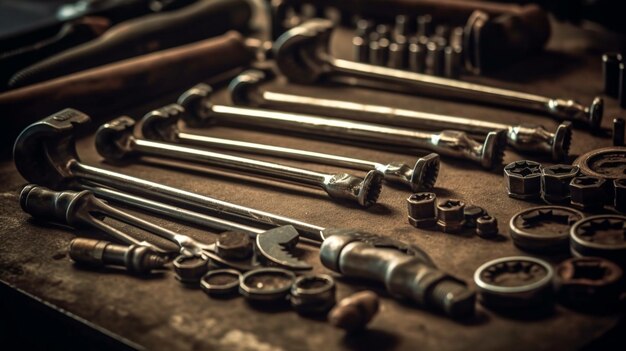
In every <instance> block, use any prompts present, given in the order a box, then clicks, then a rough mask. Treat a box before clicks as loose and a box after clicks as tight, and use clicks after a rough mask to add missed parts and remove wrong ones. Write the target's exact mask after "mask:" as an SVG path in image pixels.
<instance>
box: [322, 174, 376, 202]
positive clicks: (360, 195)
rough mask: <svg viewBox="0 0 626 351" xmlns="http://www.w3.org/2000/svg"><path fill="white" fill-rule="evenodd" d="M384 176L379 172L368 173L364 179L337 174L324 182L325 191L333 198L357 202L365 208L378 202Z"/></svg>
mask: <svg viewBox="0 0 626 351" xmlns="http://www.w3.org/2000/svg"><path fill="white" fill-rule="evenodd" d="M383 179H384V174H383V173H382V172H380V171H378V170H372V171H369V172H367V174H366V175H365V177H364V178H360V177H356V176H353V175H351V174H348V173H337V174H334V175H333V176H332V177H329V178H328V179H327V180H326V181H325V182H324V185H323V186H324V190H326V192H327V193H328V195H330V196H331V197H333V198H337V199H346V200H352V201H354V200H356V201H357V202H358V203H359V205H361V206H363V207H370V206H372V205H373V204H375V203H376V201H378V197H379V196H380V192H381V191H382V186H383Z"/></svg>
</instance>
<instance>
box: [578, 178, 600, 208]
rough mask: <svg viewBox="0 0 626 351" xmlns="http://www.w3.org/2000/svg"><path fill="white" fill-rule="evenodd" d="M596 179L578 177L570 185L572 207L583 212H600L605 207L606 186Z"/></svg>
mask: <svg viewBox="0 0 626 351" xmlns="http://www.w3.org/2000/svg"><path fill="white" fill-rule="evenodd" d="M605 183H606V181H605V180H604V179H602V178H596V177H577V178H574V179H572V181H571V182H570V183H569V189H570V193H571V200H570V202H571V204H572V206H574V207H576V208H579V209H582V210H590V211H593V210H599V209H602V208H603V207H604V184H605Z"/></svg>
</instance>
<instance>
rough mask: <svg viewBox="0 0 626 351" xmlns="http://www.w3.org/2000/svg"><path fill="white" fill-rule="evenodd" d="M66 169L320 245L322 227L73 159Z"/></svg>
mask: <svg viewBox="0 0 626 351" xmlns="http://www.w3.org/2000/svg"><path fill="white" fill-rule="evenodd" d="M68 167H69V169H70V171H71V173H72V175H74V176H75V177H78V178H82V179H86V180H91V181H93V182H96V183H99V184H102V185H106V186H109V187H112V188H115V189H118V190H123V191H129V192H131V193H135V194H137V195H140V196H142V197H146V198H156V199H160V200H161V201H163V202H168V203H173V204H177V205H179V206H191V207H192V208H197V209H199V210H201V211H202V210H212V211H216V212H218V213H225V214H229V215H233V216H236V217H239V218H244V219H247V220H252V221H254V222H257V223H263V224H268V225H271V226H281V225H293V226H294V227H295V228H296V229H297V230H298V232H300V234H301V235H302V236H303V237H306V238H308V239H311V240H313V241H317V242H322V241H323V238H322V234H321V233H322V231H323V230H324V228H323V227H320V226H316V225H312V224H309V223H306V222H301V221H298V220H295V219H292V218H289V217H283V216H279V215H276V214H273V213H269V212H265V211H261V210H256V209H253V208H249V207H245V206H240V205H236V204H233V203H229V202H226V201H222V200H218V199H215V198H212V197H210V196H206V195H201V194H197V193H194V192H190V191H186V190H182V189H178V188H174V187H171V186H167V185H163V184H161V183H157V182H152V181H149V180H145V179H141V178H136V177H132V176H129V175H125V174H122V173H118V172H113V171H109V170H106V169H102V168H98V167H93V166H89V165H86V164H83V163H81V162H79V161H77V160H72V161H70V162H69V164H68Z"/></svg>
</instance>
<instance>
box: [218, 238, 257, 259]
mask: <svg viewBox="0 0 626 351" xmlns="http://www.w3.org/2000/svg"><path fill="white" fill-rule="evenodd" d="M216 247H217V254H218V255H220V256H221V257H223V258H233V259H244V258H246V257H249V256H250V254H252V243H251V242H250V236H249V235H248V234H246V233H242V232H224V233H222V234H220V236H219V237H218V239H217V243H216Z"/></svg>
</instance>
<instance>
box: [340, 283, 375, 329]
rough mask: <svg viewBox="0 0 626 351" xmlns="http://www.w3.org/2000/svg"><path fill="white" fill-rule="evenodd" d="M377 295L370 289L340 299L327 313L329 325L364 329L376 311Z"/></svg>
mask: <svg viewBox="0 0 626 351" xmlns="http://www.w3.org/2000/svg"><path fill="white" fill-rule="evenodd" d="M379 304H380V303H379V301H378V295H376V293H374V292H372V291H361V292H358V293H356V294H352V295H350V296H348V297H346V298H344V299H342V300H341V301H339V303H338V304H337V306H335V307H334V308H333V309H332V310H331V311H330V312H329V313H328V321H329V322H330V324H331V325H333V326H335V327H337V328H341V329H345V330H347V331H349V332H350V331H357V330H361V329H364V328H365V327H366V326H367V324H368V323H369V322H370V321H371V320H372V318H374V316H375V315H376V313H378V307H379Z"/></svg>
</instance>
